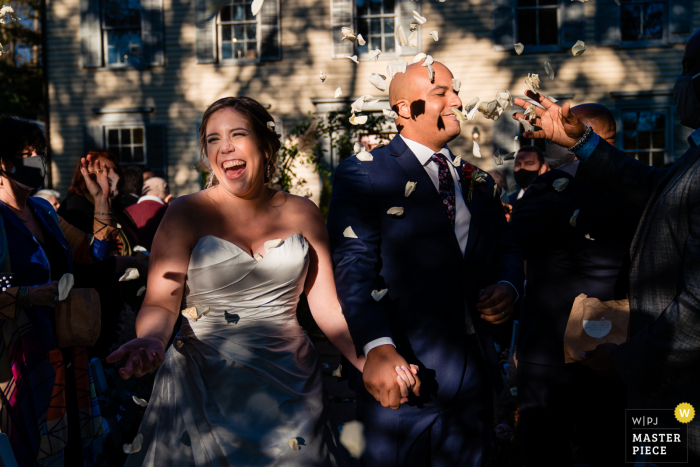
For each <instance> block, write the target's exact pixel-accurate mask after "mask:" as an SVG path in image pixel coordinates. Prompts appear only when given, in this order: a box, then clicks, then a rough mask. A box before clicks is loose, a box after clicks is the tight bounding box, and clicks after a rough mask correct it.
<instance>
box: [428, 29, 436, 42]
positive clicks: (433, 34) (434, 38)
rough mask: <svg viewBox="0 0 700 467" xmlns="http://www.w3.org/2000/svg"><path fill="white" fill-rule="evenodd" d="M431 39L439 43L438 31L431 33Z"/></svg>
mask: <svg viewBox="0 0 700 467" xmlns="http://www.w3.org/2000/svg"><path fill="white" fill-rule="evenodd" d="M430 37H432V38H433V40H434V41H435V42H437V41H438V32H437V31H430Z"/></svg>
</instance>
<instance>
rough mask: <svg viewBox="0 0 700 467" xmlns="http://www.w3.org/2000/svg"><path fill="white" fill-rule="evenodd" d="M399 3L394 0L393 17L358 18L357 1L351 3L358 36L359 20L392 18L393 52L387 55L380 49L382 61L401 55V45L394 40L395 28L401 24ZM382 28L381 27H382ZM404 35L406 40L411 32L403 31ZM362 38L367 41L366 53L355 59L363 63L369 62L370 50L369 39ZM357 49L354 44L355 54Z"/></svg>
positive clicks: (372, 16)
mask: <svg viewBox="0 0 700 467" xmlns="http://www.w3.org/2000/svg"><path fill="white" fill-rule="evenodd" d="M368 1H369V0H368ZM400 2H401V0H394V14H393V15H391V14H386V13H385V14H380V15H367V16H360V15H358V14H357V0H353V2H352V8H353V17H354V20H355V32H356V33H358V34H359V32H360V27H359V24H360V20H364V19H375V18H376V19H381V20H384V19H385V18H392V17H393V18H394V34H393V35H392V37H393V38H394V51H393V52H389V53H385V52H384V49H383V48H382V49H381V50H382V54H381V55H380V57H381V59H382V60H389V59H394V58H398V57H400V55H401V54H400V50H401V45H399V41H398V40H396V27H397V26H398V25H399V24H401V22H400V16H401V12H400V9H399V8H400V5H399V3H400ZM383 3H384V0H382V4H383ZM382 27H383V26H382ZM404 33H405V34H406V37H407V38H408V35H409V34H410V33H411V31H410V30H408V29H406V30H404ZM385 36H386V35H385V34H382V37H385ZM362 38H363V39H365V40H366V41H367V53H363V54H360V53H359V52H358V54H357V58H358V60H363V61H367V60H371V59H370V58H369V52H370V51H371V50H372V49H370V48H369V37H364V36H362ZM419 40H420V38H419ZM358 47H359V45H358V44H357V42H355V51H356V52H357V49H358Z"/></svg>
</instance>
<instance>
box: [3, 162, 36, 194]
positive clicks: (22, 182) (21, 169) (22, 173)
mask: <svg viewBox="0 0 700 467" xmlns="http://www.w3.org/2000/svg"><path fill="white" fill-rule="evenodd" d="M10 162H12V165H13V166H14V167H13V168H12V170H10V171H9V172H3V174H4V175H5V176H7V177H9V178H11V179H12V180H14V181H15V182H16V183H17V184H18V185H19V186H20V187H22V188H24V189H25V190H33V189H35V188H39V187H40V186H41V184H42V183H44V177H46V163H45V162H44V158H43V157H41V156H32V157H13V158H11V159H10Z"/></svg>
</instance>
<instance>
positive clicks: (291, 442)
mask: <svg viewBox="0 0 700 467" xmlns="http://www.w3.org/2000/svg"><path fill="white" fill-rule="evenodd" d="M288 444H289V447H290V448H292V451H298V450H299V449H301V448H300V447H299V441H298V440H297V439H296V438H292V439H290V440H289V443H288Z"/></svg>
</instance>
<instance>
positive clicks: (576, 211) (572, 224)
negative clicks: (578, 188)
mask: <svg viewBox="0 0 700 467" xmlns="http://www.w3.org/2000/svg"><path fill="white" fill-rule="evenodd" d="M580 211H581V210H580V209H577V210H575V211H574V215H573V216H571V219H569V224H571V227H576V219H577V218H578V213H579V212H580Z"/></svg>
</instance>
